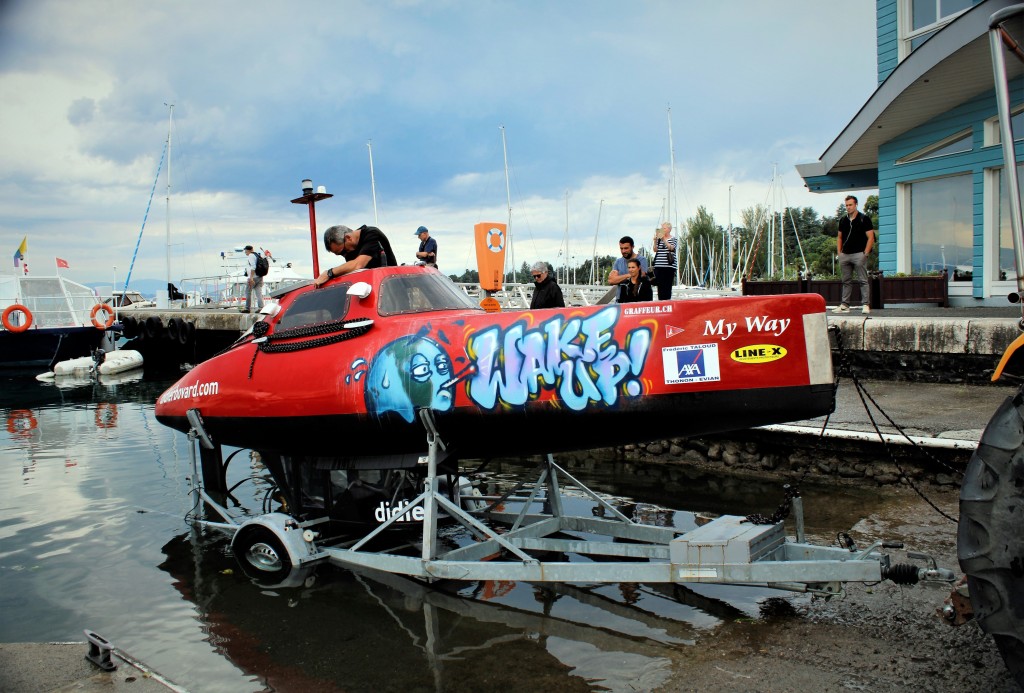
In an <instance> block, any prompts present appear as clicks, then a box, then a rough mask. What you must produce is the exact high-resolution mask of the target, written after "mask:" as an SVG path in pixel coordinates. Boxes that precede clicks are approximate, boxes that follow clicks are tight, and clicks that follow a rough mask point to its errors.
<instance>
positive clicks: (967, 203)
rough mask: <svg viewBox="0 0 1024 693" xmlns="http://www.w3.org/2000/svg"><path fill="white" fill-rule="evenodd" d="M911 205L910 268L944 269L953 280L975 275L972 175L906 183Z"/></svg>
mask: <svg viewBox="0 0 1024 693" xmlns="http://www.w3.org/2000/svg"><path fill="white" fill-rule="evenodd" d="M905 188H906V191H907V200H908V202H909V207H910V234H909V240H910V270H911V271H912V272H915V273H924V272H934V271H941V270H943V269H945V270H946V271H947V272H948V273H949V278H950V280H951V281H958V280H959V281H966V280H969V279H971V278H972V277H973V274H974V224H973V221H972V219H973V215H974V199H973V188H974V185H973V182H972V177H971V174H969V173H968V174H963V175H957V176H949V177H947V178H935V179H932V180H922V181H915V182H913V183H908V184H906V186H905Z"/></svg>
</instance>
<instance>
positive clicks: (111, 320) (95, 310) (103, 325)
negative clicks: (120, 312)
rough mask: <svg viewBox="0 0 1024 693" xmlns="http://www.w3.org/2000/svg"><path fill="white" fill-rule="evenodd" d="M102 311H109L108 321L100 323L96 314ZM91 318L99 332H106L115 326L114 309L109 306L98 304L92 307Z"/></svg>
mask: <svg viewBox="0 0 1024 693" xmlns="http://www.w3.org/2000/svg"><path fill="white" fill-rule="evenodd" d="M101 310H105V311H107V321H106V322H100V321H99V320H97V319H96V314H97V313H99V312H100V311H101ZM89 317H90V318H92V324H93V326H94V327H95V328H96V329H97V330H105V329H107V328H108V327H110V326H111V325H113V324H114V309H113V308H111V307H110V306H108V305H107V304H106V303H97V304H96V305H94V306H93V307H92V312H91V313H89Z"/></svg>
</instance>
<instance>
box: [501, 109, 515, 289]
mask: <svg viewBox="0 0 1024 693" xmlns="http://www.w3.org/2000/svg"><path fill="white" fill-rule="evenodd" d="M498 128H499V129H500V130H501V151H502V154H503V155H504V157H505V200H506V201H507V203H508V224H507V225H506V226H505V242H506V243H507V244H508V257H509V261H508V263H506V266H509V265H511V268H512V271H511V274H512V281H513V282H514V281H515V278H516V274H515V273H516V251H515V248H514V247H513V246H512V188H511V187H510V186H509V182H508V144H507V143H506V142H505V126H504V125H499V126H498Z"/></svg>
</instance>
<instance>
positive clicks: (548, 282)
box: [530, 260, 565, 310]
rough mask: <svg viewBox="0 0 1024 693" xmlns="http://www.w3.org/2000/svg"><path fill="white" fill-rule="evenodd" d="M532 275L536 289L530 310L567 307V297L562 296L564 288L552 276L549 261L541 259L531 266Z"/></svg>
mask: <svg viewBox="0 0 1024 693" xmlns="http://www.w3.org/2000/svg"><path fill="white" fill-rule="evenodd" d="M530 276H532V277H533V283H534V289H533V300H531V301H530V310H537V309H538V308H565V299H564V298H563V297H562V288H561V287H560V286H558V282H556V281H555V280H554V279H552V278H551V274H550V268H549V266H548V263H546V262H544V261H543V260H539V261H537V262H535V263H533V266H532V267H530Z"/></svg>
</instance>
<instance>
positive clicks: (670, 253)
mask: <svg viewBox="0 0 1024 693" xmlns="http://www.w3.org/2000/svg"><path fill="white" fill-rule="evenodd" d="M675 283H676V239H674V238H672V224H670V223H668V222H667V221H666V222H665V223H664V224H662V225H661V227H660V228H658V230H657V231H655V232H654V285H655V286H657V287H658V300H659V301H667V300H669V299H671V298H672V285H673V284H675Z"/></svg>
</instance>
